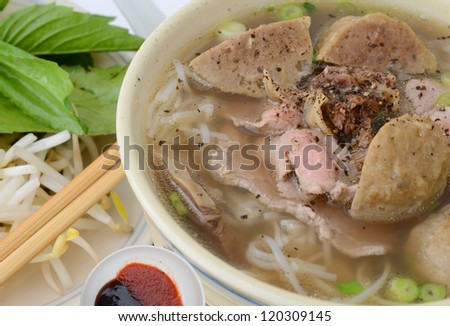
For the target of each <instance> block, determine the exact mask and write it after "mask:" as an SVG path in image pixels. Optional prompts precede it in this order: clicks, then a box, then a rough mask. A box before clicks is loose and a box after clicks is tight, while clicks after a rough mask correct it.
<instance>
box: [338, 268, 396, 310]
mask: <svg viewBox="0 0 450 326" xmlns="http://www.w3.org/2000/svg"><path fill="white" fill-rule="evenodd" d="M390 272H391V264H390V263H389V262H388V261H386V262H385V265H384V270H383V273H382V274H381V276H380V277H379V278H378V279H377V280H376V281H375V282H373V284H372V285H371V286H369V287H368V288H366V289H365V290H364V291H363V292H361V293H359V294H357V295H355V296H353V297H351V298H348V299H343V300H342V301H343V302H346V303H351V304H358V303H362V302H364V301H366V300H367V299H369V298H371V297H373V296H374V295H375V294H376V293H377V292H378V291H380V289H381V288H382V287H383V285H384V284H385V283H386V281H387V278H388V276H389V274H390Z"/></svg>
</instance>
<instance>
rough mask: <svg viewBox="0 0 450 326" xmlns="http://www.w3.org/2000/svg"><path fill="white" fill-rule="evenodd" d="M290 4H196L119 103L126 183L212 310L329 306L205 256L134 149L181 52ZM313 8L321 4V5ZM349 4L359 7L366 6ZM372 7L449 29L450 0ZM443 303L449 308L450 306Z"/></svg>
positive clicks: (174, 24)
mask: <svg viewBox="0 0 450 326" xmlns="http://www.w3.org/2000/svg"><path fill="white" fill-rule="evenodd" d="M323 1H328V2H335V3H336V2H339V1H338V0H335V1H333V0H323ZM286 2H288V1H287V0H246V1H242V0H221V1H219V0H192V1H191V3H189V4H188V5H187V6H185V7H184V8H182V9H181V10H180V11H178V12H177V13H176V14H175V15H173V16H172V17H170V18H169V19H167V20H166V21H165V22H163V24H162V25H160V26H159V28H157V29H156V30H155V31H154V32H153V33H152V34H151V35H150V36H149V37H148V39H147V40H146V42H145V43H144V44H143V46H142V47H141V49H140V50H139V51H138V52H137V54H136V56H135V57H134V59H133V61H132V63H131V65H130V67H129V70H128V72H127V75H126V77H125V80H124V83H123V86H122V89H121V93H120V97H119V103H118V112H117V137H118V138H117V140H118V143H119V145H120V147H121V150H122V158H123V163H124V166H125V169H126V174H127V178H128V180H129V182H130V184H131V187H132V189H133V191H134V192H135V194H136V196H137V198H138V200H139V201H140V203H141V204H142V206H143V208H144V210H145V212H146V213H147V215H148V217H149V218H148V220H149V225H150V227H151V228H152V231H154V232H153V237H154V239H155V241H156V242H157V244H158V245H161V246H165V247H168V248H170V249H171V250H173V251H176V252H178V253H180V254H181V255H183V256H184V257H185V258H186V259H187V260H188V261H189V262H190V263H192V265H193V266H194V267H195V268H196V269H197V271H198V272H199V273H200V276H201V278H202V281H203V284H204V286H205V293H206V297H207V303H209V304H212V305H215V304H217V305H219V304H225V305H231V304H239V305H252V304H260V305H324V304H330V302H326V301H322V300H318V299H314V298H310V297H304V296H299V295H297V294H294V293H292V292H289V291H286V290H283V289H280V288H277V287H274V286H271V285H269V284H266V283H263V282H261V281H259V280H257V279H255V278H253V277H251V276H250V275H248V274H246V273H244V272H242V271H239V270H238V269H236V268H234V267H233V266H231V265H230V264H228V263H226V262H224V261H222V260H220V259H219V258H218V257H216V256H214V255H213V254H212V253H211V252H209V251H208V250H206V249H205V248H204V247H203V246H201V245H200V244H199V243H198V242H196V241H195V239H193V238H192V237H191V236H190V235H189V234H188V233H187V232H186V231H185V230H184V229H183V228H182V227H181V226H180V225H178V224H177V223H176V222H175V220H174V219H173V218H172V217H171V215H170V214H169V212H168V211H167V210H166V208H165V206H164V205H163V204H162V203H161V201H160V199H159V197H158V192H157V191H156V189H155V187H154V185H152V182H151V179H150V177H149V173H148V172H147V171H145V170H143V169H140V166H141V165H142V163H145V162H142V157H141V153H140V152H139V150H135V147H130V146H135V145H140V146H142V147H143V148H146V140H145V135H146V121H147V114H148V112H147V110H148V105H149V103H150V101H151V97H152V96H153V95H154V94H155V92H156V91H157V86H158V83H157V82H158V80H159V77H160V76H161V74H163V73H164V71H165V69H166V68H167V67H168V65H169V64H170V63H171V62H172V59H173V58H174V56H175V55H176V53H177V52H179V51H180V50H181V49H183V48H185V47H186V46H187V45H188V44H190V43H191V41H192V40H195V39H196V38H197V37H198V36H199V35H201V34H202V33H204V32H205V31H207V30H208V29H209V28H210V27H211V26H213V25H214V24H216V23H217V22H220V21H224V20H226V19H227V17H230V16H236V15H239V13H242V12H249V11H250V10H251V9H254V8H264V7H266V6H268V5H270V4H278V3H286ZM311 2H313V3H318V2H320V0H316V1H311ZM351 2H352V3H354V4H358V3H364V2H365V1H364V0H352V1H351ZM371 3H373V4H382V5H386V6H387V7H397V8H405V10H406V11H413V12H420V13H421V15H422V16H423V17H425V18H426V17H429V18H432V19H436V20H438V21H442V22H446V23H448V17H450V0H434V1H426V0H410V1H403V0H377V1H375V0H374V1H372V2H371ZM125 150H127V152H126V153H124V151H125ZM442 303H443V304H450V300H445V301H443V302H442Z"/></svg>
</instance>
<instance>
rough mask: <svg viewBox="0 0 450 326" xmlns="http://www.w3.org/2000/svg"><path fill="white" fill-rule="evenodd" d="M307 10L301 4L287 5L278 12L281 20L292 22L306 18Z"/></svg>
mask: <svg viewBox="0 0 450 326" xmlns="http://www.w3.org/2000/svg"><path fill="white" fill-rule="evenodd" d="M305 11H306V9H305V8H303V6H302V5H301V4H299V3H287V4H285V5H282V6H281V7H280V9H279V10H278V19H279V20H291V19H296V18H300V17H303V16H305V14H306V13H305Z"/></svg>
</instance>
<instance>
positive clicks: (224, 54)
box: [190, 17, 313, 98]
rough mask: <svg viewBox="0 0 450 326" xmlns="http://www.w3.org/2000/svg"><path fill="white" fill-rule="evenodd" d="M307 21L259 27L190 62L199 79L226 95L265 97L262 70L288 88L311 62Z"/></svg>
mask: <svg viewBox="0 0 450 326" xmlns="http://www.w3.org/2000/svg"><path fill="white" fill-rule="evenodd" d="M309 26H310V18H309V17H302V18H299V19H294V20H289V21H282V22H275V23H271V24H267V25H261V26H260V27H258V28H255V29H251V30H249V31H247V32H244V33H242V34H239V35H237V36H235V37H233V38H231V39H229V40H226V41H224V42H222V43H220V44H218V45H216V46H214V47H213V48H211V49H209V50H207V51H205V52H204V53H202V54H201V55H199V56H198V57H197V58H195V59H194V60H192V61H191V63H190V68H191V69H192V70H193V71H194V73H196V74H197V75H198V76H199V77H201V78H202V79H204V80H206V81H207V82H209V83H211V84H212V85H214V86H215V87H216V88H218V89H219V90H221V91H223V92H225V93H233V94H241V95H246V96H251V97H260V98H262V97H265V96H266V92H265V90H264V84H263V71H264V69H266V70H267V71H268V72H269V73H270V75H271V76H272V77H273V78H274V79H275V80H276V81H277V82H278V83H279V84H280V85H282V86H285V87H291V86H293V85H294V84H295V83H296V82H297V81H298V80H299V78H300V77H301V75H302V70H303V68H305V67H308V66H310V64H311V62H312V51H313V48H312V43H311V38H310V35H309Z"/></svg>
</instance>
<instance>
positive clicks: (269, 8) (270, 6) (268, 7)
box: [266, 5, 275, 12]
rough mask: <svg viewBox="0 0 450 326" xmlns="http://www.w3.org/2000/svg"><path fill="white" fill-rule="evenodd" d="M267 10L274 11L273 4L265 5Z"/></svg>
mask: <svg viewBox="0 0 450 326" xmlns="http://www.w3.org/2000/svg"><path fill="white" fill-rule="evenodd" d="M266 10H267V12H274V11H275V6H274V5H269V6H267V9H266Z"/></svg>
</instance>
